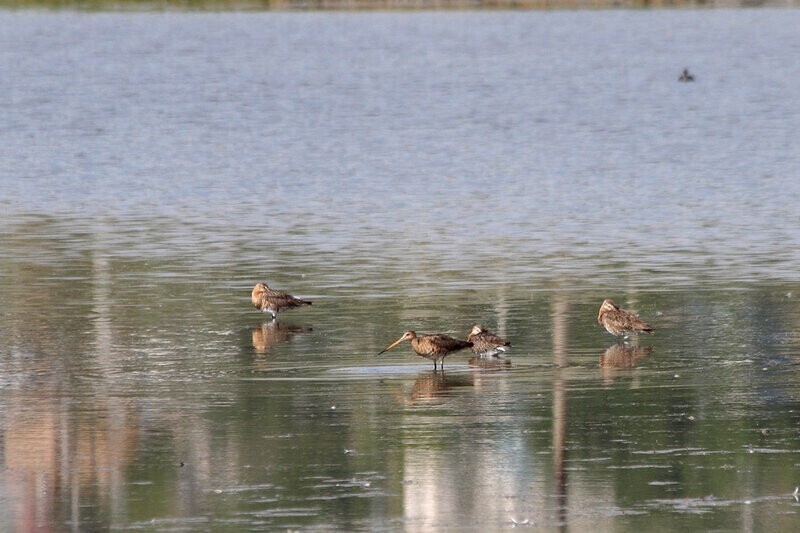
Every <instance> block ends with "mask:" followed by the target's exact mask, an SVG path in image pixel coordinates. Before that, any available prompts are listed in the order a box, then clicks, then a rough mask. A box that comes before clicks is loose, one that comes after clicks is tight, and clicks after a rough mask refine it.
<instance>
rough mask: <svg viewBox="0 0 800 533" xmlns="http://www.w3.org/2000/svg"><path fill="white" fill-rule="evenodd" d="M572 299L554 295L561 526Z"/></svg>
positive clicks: (555, 439) (563, 519)
mask: <svg viewBox="0 0 800 533" xmlns="http://www.w3.org/2000/svg"><path fill="white" fill-rule="evenodd" d="M568 309H569V302H568V301H567V299H566V297H565V296H564V294H563V293H561V292H557V293H556V294H555V296H554V297H553V303H552V321H553V328H552V329H553V361H554V363H555V365H556V370H555V372H554V373H553V475H554V478H555V479H554V481H555V494H556V504H557V509H558V521H559V524H560V525H561V527H562V528H566V525H567V514H568V513H567V505H568V502H567V473H566V471H565V469H564V462H565V459H566V441H567V388H566V382H565V380H564V376H563V371H564V368H566V366H567V362H568V361H567V335H568V325H567V314H568Z"/></svg>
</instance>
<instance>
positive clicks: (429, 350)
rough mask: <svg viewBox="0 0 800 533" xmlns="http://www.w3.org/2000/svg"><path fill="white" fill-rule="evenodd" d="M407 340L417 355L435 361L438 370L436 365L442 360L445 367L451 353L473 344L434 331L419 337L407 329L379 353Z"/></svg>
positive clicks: (434, 366) (434, 367) (434, 364)
mask: <svg viewBox="0 0 800 533" xmlns="http://www.w3.org/2000/svg"><path fill="white" fill-rule="evenodd" d="M407 340H410V341H411V349H413V350H414V352H415V353H416V354H417V355H419V356H422V357H424V358H426V359H431V360H432V361H433V369H434V370H436V366H437V365H438V364H439V361H441V367H442V368H444V358H445V357H447V356H448V355H450V354H451V353H453V352H457V351H458V350H463V349H464V348H469V347H471V346H472V343H471V342H470V341H462V340H461V339H454V338H453V337H450V336H448V335H443V334H441V333H432V334H430V335H422V336H421V337H417V334H416V333H414V332H413V331H406V332H405V333H403V336H402V337H400V338H399V339H397V340H396V341H394V342H393V343H392V344H390V345H389V346H387V347H386V348H385V349H383V350H381V351H380V353H378V355H380V354H382V353H384V352H387V351H389V350H391V349H392V348H394V347H395V346H397V345H398V344H400V343H401V342H403V341H407Z"/></svg>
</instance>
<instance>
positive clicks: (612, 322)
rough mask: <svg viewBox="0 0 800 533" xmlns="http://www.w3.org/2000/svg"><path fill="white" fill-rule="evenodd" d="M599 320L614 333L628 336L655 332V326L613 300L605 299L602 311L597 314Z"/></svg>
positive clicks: (601, 307)
mask: <svg viewBox="0 0 800 533" xmlns="http://www.w3.org/2000/svg"><path fill="white" fill-rule="evenodd" d="M597 322H598V323H599V324H600V325H601V326H603V327H604V328H606V331H607V332H609V333H611V334H612V335H616V336H619V335H622V336H624V337H627V336H628V335H630V334H631V333H641V332H644V333H653V331H654V330H653V326H651V325H650V324H645V323H644V322H642V321H641V320H639V317H638V316H636V315H635V314H633V313H631V312H630V311H626V310H625V309H620V307H619V306H618V305H617V304H615V303H614V302H612V301H611V300H603V305H601V306H600V312H599V313H598V314H597Z"/></svg>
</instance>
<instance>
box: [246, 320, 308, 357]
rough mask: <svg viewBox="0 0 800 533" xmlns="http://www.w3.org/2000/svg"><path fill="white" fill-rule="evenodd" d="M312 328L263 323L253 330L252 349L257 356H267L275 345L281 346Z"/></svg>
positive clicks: (276, 322) (273, 321)
mask: <svg viewBox="0 0 800 533" xmlns="http://www.w3.org/2000/svg"><path fill="white" fill-rule="evenodd" d="M311 331H312V328H310V327H306V326H300V325H295V324H283V323H281V322H278V321H277V320H272V321H270V322H264V323H263V324H261V326H260V327H257V328H253V348H254V349H255V351H256V353H257V354H262V355H263V354H268V353H270V351H271V350H272V349H273V348H274V347H275V346H277V345H279V344H282V343H284V342H286V341H288V340H289V339H291V338H292V337H294V336H295V335H301V334H304V333H309V332H311Z"/></svg>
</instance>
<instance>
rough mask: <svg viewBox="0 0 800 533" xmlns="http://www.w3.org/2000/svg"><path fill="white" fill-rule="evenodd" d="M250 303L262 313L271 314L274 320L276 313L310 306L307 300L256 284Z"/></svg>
mask: <svg viewBox="0 0 800 533" xmlns="http://www.w3.org/2000/svg"><path fill="white" fill-rule="evenodd" d="M250 301H251V302H253V306H254V307H255V308H256V309H258V310H259V311H263V312H264V313H271V314H272V318H273V319H274V318H275V317H276V316H278V313H279V312H281V311H284V310H286V309H294V308H295V307H301V306H304V305H311V302H309V301H307V300H300V299H299V298H295V297H294V296H292V295H291V294H286V293H285V292H280V291H273V290H272V289H270V288H269V287H267V284H266V283H256V286H255V287H253V292H252V293H251V294H250Z"/></svg>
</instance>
